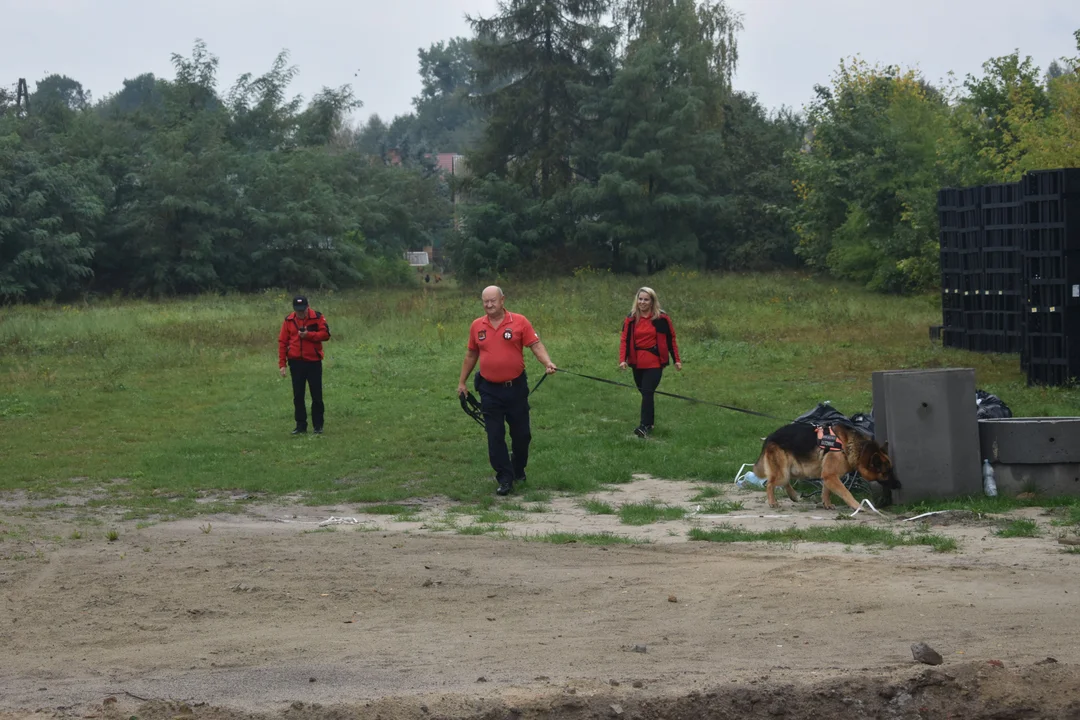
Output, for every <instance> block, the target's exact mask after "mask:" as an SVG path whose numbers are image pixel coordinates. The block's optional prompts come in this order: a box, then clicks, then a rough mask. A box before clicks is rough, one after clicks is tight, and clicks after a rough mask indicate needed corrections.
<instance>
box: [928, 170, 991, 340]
mask: <svg viewBox="0 0 1080 720" xmlns="http://www.w3.org/2000/svg"><path fill="white" fill-rule="evenodd" d="M979 190H980V189H979V188H945V189H944V190H941V191H940V192H939V193H938V218H939V222H940V224H941V236H940V240H941V308H942V326H941V342H942V344H943V345H944V346H945V347H954V348H960V349H965V350H982V349H983V348H982V342H983V339H982V337H983V336H982V327H983V318H982V295H981V294H982V287H983V278H982V255H981V249H982V228H981V216H980V214H979Z"/></svg>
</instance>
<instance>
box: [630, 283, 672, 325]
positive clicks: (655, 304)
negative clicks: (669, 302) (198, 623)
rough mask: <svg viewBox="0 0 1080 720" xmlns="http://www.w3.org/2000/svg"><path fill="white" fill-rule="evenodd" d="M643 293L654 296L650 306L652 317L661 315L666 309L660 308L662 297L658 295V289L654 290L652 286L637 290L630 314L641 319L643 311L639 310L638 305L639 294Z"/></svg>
mask: <svg viewBox="0 0 1080 720" xmlns="http://www.w3.org/2000/svg"><path fill="white" fill-rule="evenodd" d="M641 293H648V294H649V297H650V298H652V305H651V307H650V315H651V317H654V318H655V317H660V315H661V313H663V312H664V311H663V310H662V309H661V308H660V298H658V297H656V291H655V290H653V289H652V288H651V287H640V288H638V290H637V292H636V293H634V305H633V307H631V308H630V316H631V317H633V318H634V319H635V320H640V319H641V311H640V310H638V306H637V299H638V295H640V294H641Z"/></svg>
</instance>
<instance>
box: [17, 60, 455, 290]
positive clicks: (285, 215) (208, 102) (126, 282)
mask: <svg viewBox="0 0 1080 720" xmlns="http://www.w3.org/2000/svg"><path fill="white" fill-rule="evenodd" d="M217 63H218V61H217V58H215V57H214V56H213V55H211V54H210V53H209V52H208V51H207V49H206V47H205V46H204V45H203V44H202V43H198V44H196V46H195V48H194V51H193V53H192V54H191V56H190V57H184V56H180V55H177V56H174V57H173V64H174V67H175V70H176V73H175V77H174V78H172V79H164V78H156V77H154V76H153V75H141V76H139V77H136V78H134V79H132V80H127V81H125V83H124V87H123V89H122V90H121V91H120V92H118V93H116V94H115V95H111V96H109V97H107V98H105V99H104V100H102V101H100V102H97V103H91V101H90V99H89V97H88V96H87V94H86V93H85V92H84V91H83V88H82V87H81V85H80V84H79V83H78V82H77V81H75V80H73V79H71V78H67V77H61V76H51V77H47V78H45V79H43V80H41V81H39V82H38V83H37V87H36V90H35V91H34V92H33V93H31V96H30V99H29V100H30V102H29V112H26V111H25V110H26V109H25V106H24V105H23V104H22V103H20V104H19V106H18V107H16V106H15V105H14V100H15V99H14V98H12V97H11V96H10V94H5V95H4V96H3V97H0V299H3V300H6V301H12V300H28V301H29V300H39V299H44V298H55V297H63V296H70V295H74V294H78V293H83V292H93V293H114V292H131V293H139V294H150V295H168V294H177V293H193V292H205V291H223V290H241V291H243V290H255V289H260V288H266V287H321V288H335V287H347V286H354V285H358V284H363V283H378V282H394V281H397V282H400V281H402V279H403V278H405V277H407V270H408V269H407V267H405V266H404V265H403V262H402V260H401V258H402V251H404V250H405V249H415V248H418V247H422V246H424V245H429V244H432V242H434V241H435V239H436V238H437V236H438V235H439V234H440V233H445V232H447V231H448V229H449V227H450V214H451V206H450V203H449V198H448V191H447V187H446V183H445V182H444V181H442V180H440V179H439V178H438V177H436V176H435V175H434V174H433V173H431V172H430V171H428V170H425V169H424V168H419V167H399V166H388V165H387V164H385V163H383V162H379V161H378V159H377V158H373V157H371V156H370V155H369V154H367V153H365V152H363V150H362V149H361V148H359V147H358V146H357V145H356V143H355V142H352V141H351V140H350V138H349V134H348V133H347V132H343V131H344V130H345V128H344V127H343V121H344V119H345V118H346V116H347V113H348V112H349V111H350V110H351V109H353V108H355V107H356V106H357V105H358V102H357V101H356V100H355V99H354V98H353V95H352V91H351V90H350V89H349V88H348V87H344V88H338V89H331V88H325V89H324V90H323V91H322V92H320V93H318V94H317V95H316V96H315V97H314V98H312V100H311V101H310V102H308V103H307V104H306V105H304V104H303V103H302V101H301V100H300V99H299V98H290V97H289V95H288V85H289V83H290V81H291V80H292V78H293V76H294V75H295V72H296V70H295V68H293V67H291V66H290V65H289V64H288V57H287V55H286V54H284V53H282V55H280V56H279V57H278V58H277V60H276V61H275V63H274V64H273V66H272V67H271V69H270V70H269V71H268V72H266V73H265V74H263V75H261V76H257V77H256V76H252V75H244V76H242V77H240V78H239V79H238V80H237V81H236V82H235V84H234V85H233V87H232V89H231V90H230V91H229V92H228V93H227V94H221V93H219V92H218V89H217V78H216V75H217Z"/></svg>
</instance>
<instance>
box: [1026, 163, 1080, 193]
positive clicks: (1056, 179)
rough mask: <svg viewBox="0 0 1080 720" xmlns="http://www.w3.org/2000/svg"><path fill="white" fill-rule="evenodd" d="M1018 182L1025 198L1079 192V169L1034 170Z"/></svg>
mask: <svg viewBox="0 0 1080 720" xmlns="http://www.w3.org/2000/svg"><path fill="white" fill-rule="evenodd" d="M1020 182H1021V185H1022V186H1023V193H1024V197H1025V198H1030V197H1040V196H1041V197H1049V196H1054V195H1062V194H1072V193H1080V169H1078V168H1064V169H1059V170H1034V171H1032V172H1029V173H1028V174H1026V175H1024V178H1023V180H1021V181H1020Z"/></svg>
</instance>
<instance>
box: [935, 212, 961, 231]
mask: <svg viewBox="0 0 1080 720" xmlns="http://www.w3.org/2000/svg"><path fill="white" fill-rule="evenodd" d="M938 227H939V229H940V230H955V229H956V228H959V227H960V214H959V213H958V212H957V210H956V208H951V207H950V208H938Z"/></svg>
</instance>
